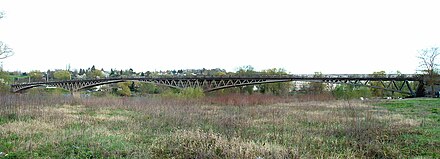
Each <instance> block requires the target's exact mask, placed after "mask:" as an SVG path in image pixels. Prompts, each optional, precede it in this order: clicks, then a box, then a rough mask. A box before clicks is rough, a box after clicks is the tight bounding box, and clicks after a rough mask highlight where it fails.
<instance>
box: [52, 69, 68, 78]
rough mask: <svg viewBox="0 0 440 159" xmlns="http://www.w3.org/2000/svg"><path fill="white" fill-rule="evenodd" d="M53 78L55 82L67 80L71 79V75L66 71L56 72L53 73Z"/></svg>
mask: <svg viewBox="0 0 440 159" xmlns="http://www.w3.org/2000/svg"><path fill="white" fill-rule="evenodd" d="M53 77H54V78H55V79H57V80H69V79H70V78H71V74H70V72H69V71H66V70H58V71H55V73H54V74H53Z"/></svg>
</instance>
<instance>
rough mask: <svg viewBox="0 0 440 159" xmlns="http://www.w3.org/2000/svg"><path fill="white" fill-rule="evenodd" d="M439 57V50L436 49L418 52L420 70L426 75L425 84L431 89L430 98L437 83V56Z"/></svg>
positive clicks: (433, 94)
mask: <svg viewBox="0 0 440 159" xmlns="http://www.w3.org/2000/svg"><path fill="white" fill-rule="evenodd" d="M439 55H440V50H439V48H438V47H431V48H427V49H423V50H420V51H419V56H417V58H419V60H420V66H419V67H420V68H421V69H422V71H423V72H424V73H425V74H426V76H427V79H426V82H427V83H426V84H427V85H428V86H430V87H431V96H432V97H434V96H435V92H434V85H435V84H436V82H439V81H438V72H437V71H438V70H437V67H438V66H439V64H438V63H437V56H439Z"/></svg>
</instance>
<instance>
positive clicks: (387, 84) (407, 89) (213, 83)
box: [11, 74, 425, 96]
mask: <svg viewBox="0 0 440 159" xmlns="http://www.w3.org/2000/svg"><path fill="white" fill-rule="evenodd" d="M125 81H139V82H147V83H153V84H157V85H165V86H168V87H173V88H178V89H183V88H188V87H200V88H202V89H203V90H204V91H205V92H210V91H215V90H220V89H225V88H230V87H240V86H246V85H257V84H264V83H278V82H289V81H309V82H324V83H336V84H350V85H355V86H366V87H372V88H377V89H384V90H387V91H392V92H400V93H406V94H409V95H412V96H416V94H418V93H419V92H415V91H414V90H413V89H412V88H411V86H410V82H418V84H419V87H423V85H424V83H425V82H424V79H423V76H421V75H417V74H387V75H373V74H323V75H313V74H303V75H251V76H235V75H234V76H168V77H167V76H157V77H119V78H96V79H72V80H48V81H30V80H29V81H27V82H23V83H21V82H18V83H17V82H16V83H15V84H12V85H11V91H12V92H22V91H24V90H27V89H31V88H34V87H41V86H45V87H60V88H64V89H66V90H69V91H71V92H72V94H74V93H75V92H78V91H80V90H81V89H85V88H90V87H94V86H99V85H105V84H111V83H118V82H125ZM372 81H376V82H375V84H374V85H373V83H372ZM378 83H379V85H378ZM417 91H419V88H418V89H417Z"/></svg>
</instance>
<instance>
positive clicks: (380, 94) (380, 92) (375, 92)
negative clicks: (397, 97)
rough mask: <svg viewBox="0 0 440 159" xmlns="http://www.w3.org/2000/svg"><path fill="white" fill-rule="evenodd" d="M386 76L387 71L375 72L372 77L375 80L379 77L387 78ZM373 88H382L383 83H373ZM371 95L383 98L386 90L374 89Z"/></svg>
mask: <svg viewBox="0 0 440 159" xmlns="http://www.w3.org/2000/svg"><path fill="white" fill-rule="evenodd" d="M385 75H386V72H385V71H379V72H373V75H372V76H373V77H375V78H379V77H385ZM371 86H376V87H382V88H383V87H384V85H383V81H371ZM371 93H372V94H373V96H375V97H383V95H384V90H383V89H378V88H372V90H371Z"/></svg>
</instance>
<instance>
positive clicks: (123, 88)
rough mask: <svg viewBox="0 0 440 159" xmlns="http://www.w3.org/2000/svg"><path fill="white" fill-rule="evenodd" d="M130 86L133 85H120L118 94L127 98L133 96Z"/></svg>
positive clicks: (127, 83) (126, 83)
mask: <svg viewBox="0 0 440 159" xmlns="http://www.w3.org/2000/svg"><path fill="white" fill-rule="evenodd" d="M130 84H131V83H130V82H121V83H118V84H117V85H118V88H117V91H116V94H118V95H120V96H126V97H129V96H131V91H130V88H129V85H130Z"/></svg>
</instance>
